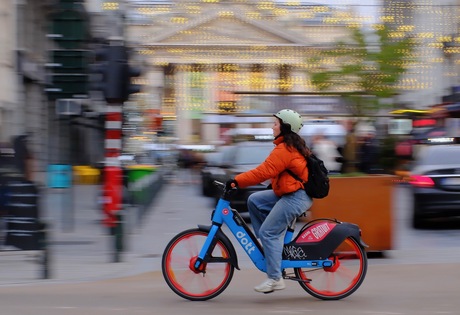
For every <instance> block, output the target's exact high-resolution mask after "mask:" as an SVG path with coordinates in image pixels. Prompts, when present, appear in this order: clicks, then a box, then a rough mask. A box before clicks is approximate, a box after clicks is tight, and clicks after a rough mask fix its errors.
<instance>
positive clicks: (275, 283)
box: [254, 278, 286, 293]
mask: <svg viewBox="0 0 460 315" xmlns="http://www.w3.org/2000/svg"><path fill="white" fill-rule="evenodd" d="M285 288H286V285H285V284H284V280H283V278H280V279H279V280H274V279H267V280H265V281H264V282H262V283H261V284H259V285H258V286H256V287H254V290H256V291H257V292H262V293H270V292H273V291H275V290H283V289H285Z"/></svg>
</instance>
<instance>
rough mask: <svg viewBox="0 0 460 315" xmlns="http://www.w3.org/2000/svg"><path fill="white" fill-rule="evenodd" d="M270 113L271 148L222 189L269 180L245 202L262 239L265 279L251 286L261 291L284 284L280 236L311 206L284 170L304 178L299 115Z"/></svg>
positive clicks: (304, 153)
mask: <svg viewBox="0 0 460 315" xmlns="http://www.w3.org/2000/svg"><path fill="white" fill-rule="evenodd" d="M274 116H275V118H274V123H273V127H272V130H273V136H274V138H275V140H274V141H273V143H274V144H275V147H274V149H273V150H272V151H271V153H270V155H269V156H268V157H267V158H266V159H265V161H264V162H262V163H261V164H260V165H259V166H257V167H256V168H254V169H252V170H249V171H247V172H244V173H241V174H239V175H237V176H235V178H234V179H230V180H228V181H227V183H226V188H227V189H231V188H233V187H241V188H244V187H248V186H251V185H256V184H259V183H262V182H264V181H266V180H271V185H270V186H271V189H267V190H262V191H258V192H255V193H253V194H251V195H250V196H249V198H248V201H247V205H248V210H249V216H250V218H251V223H252V226H253V229H254V232H255V235H256V237H257V238H260V241H261V242H262V246H263V248H264V253H265V260H266V265H267V271H266V273H267V279H266V280H265V281H264V282H262V283H261V284H260V285H258V286H256V287H255V288H254V290H255V291H257V292H262V293H269V292H273V291H275V290H283V289H284V288H285V287H286V286H285V284H284V280H283V277H282V271H281V259H282V251H283V235H284V233H285V232H286V229H287V227H288V225H289V224H290V223H291V222H292V220H294V219H296V218H297V217H299V216H300V215H301V214H303V213H304V212H305V211H307V210H308V209H309V208H310V207H311V205H312V199H311V198H310V197H309V196H308V195H307V193H306V192H305V190H304V189H303V184H302V183H301V182H300V181H298V180H296V179H295V178H294V177H293V176H292V175H290V174H289V173H288V172H286V169H289V170H291V171H292V172H293V173H294V174H296V175H297V176H298V177H299V178H301V179H302V180H303V181H307V180H308V168H307V165H306V160H305V156H308V155H309V154H310V151H309V149H308V148H307V146H306V143H305V140H304V139H303V138H302V137H301V136H300V135H299V134H298V132H299V131H300V129H301V128H302V125H303V124H302V117H301V116H300V115H299V114H298V113H297V112H295V111H293V110H290V109H283V110H281V111H279V112H278V113H276V114H275V115H274Z"/></svg>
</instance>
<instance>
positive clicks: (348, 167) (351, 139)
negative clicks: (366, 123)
mask: <svg viewBox="0 0 460 315" xmlns="http://www.w3.org/2000/svg"><path fill="white" fill-rule="evenodd" d="M345 127H346V129H347V136H346V138H345V145H344V146H343V148H342V149H341V150H340V151H341V152H340V151H339V152H340V153H341V154H342V156H343V164H342V169H341V173H353V172H356V171H357V169H356V164H357V163H358V161H357V160H358V159H357V154H358V143H357V140H356V135H355V127H356V122H355V121H352V120H348V121H347V122H346V125H345Z"/></svg>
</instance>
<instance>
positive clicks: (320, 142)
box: [312, 134, 342, 174]
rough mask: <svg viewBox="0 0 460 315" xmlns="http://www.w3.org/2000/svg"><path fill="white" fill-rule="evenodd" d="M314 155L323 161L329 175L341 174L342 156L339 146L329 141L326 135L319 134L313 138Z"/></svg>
mask: <svg viewBox="0 0 460 315" xmlns="http://www.w3.org/2000/svg"><path fill="white" fill-rule="evenodd" d="M312 151H313V153H314V154H315V155H316V156H317V157H318V158H320V159H321V160H323V162H324V166H325V167H326V168H327V170H328V171H329V173H332V174H334V173H335V174H337V173H340V170H341V167H342V163H340V161H341V160H342V155H341V154H340V153H339V151H338V150H337V145H336V144H335V143H334V142H333V141H331V140H329V139H328V138H327V137H326V136H324V134H317V135H315V136H314V137H313V146H312Z"/></svg>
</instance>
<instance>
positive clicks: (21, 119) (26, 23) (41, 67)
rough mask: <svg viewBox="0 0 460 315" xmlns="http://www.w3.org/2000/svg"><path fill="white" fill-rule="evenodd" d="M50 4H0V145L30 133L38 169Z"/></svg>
mask: <svg viewBox="0 0 460 315" xmlns="http://www.w3.org/2000/svg"><path fill="white" fill-rule="evenodd" d="M52 2H53V1H46V0H44V1H1V3H0V12H1V15H2V19H0V27H1V28H2V36H0V60H1V62H0V78H1V82H2V84H1V85H0V141H1V142H10V141H11V138H12V137H13V136H16V135H20V134H25V133H31V137H29V143H30V145H31V150H32V152H34V157H35V158H36V160H37V162H38V167H41V166H43V162H44V161H45V160H46V159H47V155H48V152H47V148H48V142H47V141H48V137H47V134H48V117H49V112H48V100H47V98H46V95H45V93H44V88H45V82H46V73H45V63H46V62H47V45H48V43H49V41H48V40H47V37H46V33H47V13H48V11H49V9H50V7H51V4H52Z"/></svg>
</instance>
